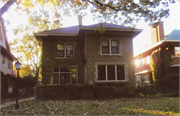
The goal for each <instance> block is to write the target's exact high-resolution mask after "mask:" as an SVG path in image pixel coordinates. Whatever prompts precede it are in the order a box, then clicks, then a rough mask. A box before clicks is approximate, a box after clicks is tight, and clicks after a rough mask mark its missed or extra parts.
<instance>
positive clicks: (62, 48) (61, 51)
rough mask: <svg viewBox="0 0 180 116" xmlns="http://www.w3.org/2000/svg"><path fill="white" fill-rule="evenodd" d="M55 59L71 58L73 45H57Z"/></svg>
mask: <svg viewBox="0 0 180 116" xmlns="http://www.w3.org/2000/svg"><path fill="white" fill-rule="evenodd" d="M57 57H64V58H67V57H73V44H58V45H57Z"/></svg>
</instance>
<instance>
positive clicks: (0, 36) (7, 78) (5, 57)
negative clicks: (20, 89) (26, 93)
mask: <svg viewBox="0 0 180 116" xmlns="http://www.w3.org/2000/svg"><path fill="white" fill-rule="evenodd" d="M0 47H1V55H0V61H1V65H0V71H1V74H0V76H1V95H2V97H3V96H7V95H12V94H14V85H15V84H14V81H15V79H16V76H15V75H14V74H13V61H14V60H16V58H15V57H14V55H13V54H12V53H11V51H10V47H9V43H8V39H7V36H6V31H5V25H4V21H3V19H2V18H0Z"/></svg>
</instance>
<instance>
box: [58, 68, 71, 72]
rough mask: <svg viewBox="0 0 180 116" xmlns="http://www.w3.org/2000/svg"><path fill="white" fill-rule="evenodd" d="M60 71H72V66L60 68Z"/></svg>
mask: <svg viewBox="0 0 180 116" xmlns="http://www.w3.org/2000/svg"><path fill="white" fill-rule="evenodd" d="M60 72H70V68H60Z"/></svg>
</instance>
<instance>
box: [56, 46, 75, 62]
mask: <svg viewBox="0 0 180 116" xmlns="http://www.w3.org/2000/svg"><path fill="white" fill-rule="evenodd" d="M59 44H64V46H65V47H64V57H58V56H57V54H56V58H55V59H68V58H74V56H75V52H74V51H75V44H74V43H59ZM67 44H72V45H73V56H72V57H67V56H66V45H67ZM57 45H58V44H57Z"/></svg>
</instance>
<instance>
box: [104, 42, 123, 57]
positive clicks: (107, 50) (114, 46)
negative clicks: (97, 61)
mask: <svg viewBox="0 0 180 116" xmlns="http://www.w3.org/2000/svg"><path fill="white" fill-rule="evenodd" d="M120 54H121V50H120V40H118V39H101V55H120Z"/></svg>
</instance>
